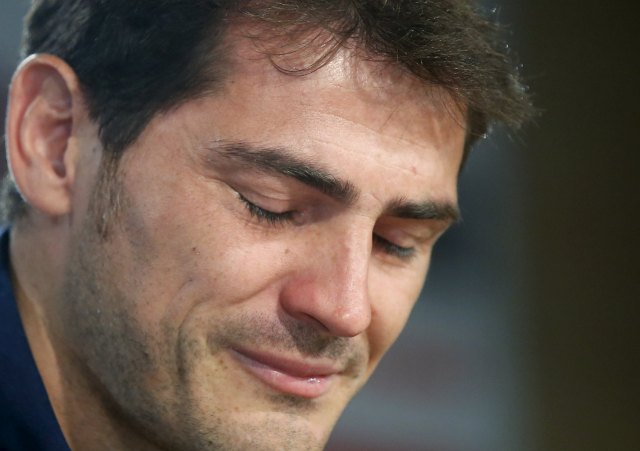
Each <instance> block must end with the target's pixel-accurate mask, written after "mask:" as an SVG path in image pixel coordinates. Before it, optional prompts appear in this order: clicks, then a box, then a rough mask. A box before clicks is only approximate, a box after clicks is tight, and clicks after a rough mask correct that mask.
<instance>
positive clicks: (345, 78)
mask: <svg viewBox="0 0 640 451" xmlns="http://www.w3.org/2000/svg"><path fill="white" fill-rule="evenodd" d="M247 34H248V33H247V32H246V31H245V30H243V29H241V28H238V27H236V28H232V29H231V30H230V32H229V33H228V34H227V37H226V47H227V56H228V61H229V70H228V72H227V74H228V75H227V78H226V83H224V85H223V88H222V93H221V97H220V98H221V99H224V101H225V102H230V103H232V107H233V109H234V110H235V111H236V113H237V112H238V111H242V110H243V109H244V110H245V112H246V114H244V115H242V119H243V123H242V125H243V127H247V126H248V125H249V124H248V122H250V117H259V118H260V119H259V120H260V121H261V123H260V124H258V125H259V127H262V128H263V129H264V130H265V131H268V130H269V129H273V128H281V127H285V128H287V126H288V127H289V128H293V126H294V125H296V124H304V125H305V127H306V128H307V132H309V133H310V135H309V137H311V136H312V135H313V134H315V133H321V132H326V130H322V129H323V127H332V128H333V130H335V132H336V134H337V133H339V132H340V130H341V129H342V126H344V129H349V133H350V134H352V135H353V134H354V133H355V134H356V135H358V134H360V135H362V136H363V137H364V136H367V137H368V138H367V139H371V138H372V137H377V138H383V139H384V140H386V141H389V140H395V141H396V142H395V143H394V144H393V145H394V146H398V145H402V146H408V147H414V148H428V150H434V149H439V150H445V149H446V150H448V151H455V149H462V147H463V145H464V133H465V131H464V124H465V118H464V112H463V109H462V108H460V106H459V105H458V104H456V103H455V102H454V101H453V99H452V97H451V96H450V95H449V94H448V93H446V92H445V91H444V90H443V89H440V88H438V87H434V86H426V85H425V84H424V83H423V82H422V81H419V80H417V79H416V78H415V77H414V76H412V75H410V74H408V73H407V72H406V71H405V70H403V69H402V68H400V67H398V66H396V65H393V64H390V63H388V62H382V61H379V60H376V59H375V58H373V57H370V56H368V55H363V54H362V52H360V51H359V50H358V49H357V48H356V49H354V48H346V47H340V48H338V49H337V51H335V53H332V54H331V58H330V59H329V60H327V61H323V62H324V64H322V65H321V66H313V64H314V63H315V62H317V61H318V58H321V57H322V50H317V46H316V47H314V46H311V47H309V46H307V45H306V44H299V43H293V44H291V43H286V42H285V43H284V44H282V40H281V38H279V39H280V40H279V41H278V42H277V43H274V42H273V40H269V39H267V40H266V41H265V40H263V39H262V38H261V37H259V38H256V36H257V35H256V33H253V32H252V33H251V36H252V37H248V36H247ZM310 67H313V70H308V69H309V68H310ZM265 119H266V122H265ZM285 123H286V124H285ZM309 124H315V127H312V128H313V129H312V130H309ZM376 148H378V146H372V147H371V148H370V149H369V150H370V152H375V150H376ZM425 155H426V154H425ZM456 172H457V171H456Z"/></svg>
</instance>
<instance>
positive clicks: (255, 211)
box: [238, 193, 293, 225]
mask: <svg viewBox="0 0 640 451" xmlns="http://www.w3.org/2000/svg"><path fill="white" fill-rule="evenodd" d="M238 197H239V198H240V200H241V201H242V203H243V204H244V206H245V207H246V208H247V210H248V211H249V214H251V216H253V217H254V218H256V219H257V220H258V221H266V222H268V223H269V225H279V224H284V223H287V222H291V221H292V220H293V212H292V211H285V212H283V213H274V212H273V211H269V210H265V209H264V208H260V207H258V206H257V205H256V204H254V203H253V202H251V201H250V200H248V199H247V198H246V197H244V196H243V195H242V194H240V193H238Z"/></svg>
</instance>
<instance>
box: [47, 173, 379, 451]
mask: <svg viewBox="0 0 640 451" xmlns="http://www.w3.org/2000/svg"><path fill="white" fill-rule="evenodd" d="M111 183H117V182H111ZM108 188H109V192H110V193H111V195H113V194H114V193H115V194H116V195H117V197H118V205H117V206H118V209H124V208H127V206H126V204H127V202H126V196H125V193H124V192H123V191H122V189H121V187H120V186H116V187H114V186H109V187H108ZM95 191H96V192H95V193H94V194H95V195H94V196H92V197H93V198H94V200H93V201H92V206H91V207H90V213H89V214H88V215H87V219H86V221H85V224H84V226H83V227H82V231H81V233H80V234H79V235H80V236H78V239H77V240H76V245H75V246H74V248H73V250H72V253H71V255H70V262H69V266H68V268H69V269H68V271H67V274H66V277H65V283H64V288H63V291H62V293H61V296H60V299H59V300H58V301H59V302H60V304H61V306H62V308H61V309H60V312H62V313H61V316H60V320H61V324H63V325H64V327H63V329H62V330H64V333H63V335H64V338H65V341H66V343H68V344H69V349H70V350H71V353H70V354H71V358H70V359H69V362H68V369H69V371H68V372H69V373H70V374H74V376H72V377H70V378H69V380H68V382H69V384H71V387H70V389H73V386H74V385H76V386H77V384H81V385H83V386H84V387H85V389H86V393H88V394H89V396H90V397H91V396H93V399H87V402H98V403H99V404H100V405H101V407H102V409H103V412H105V413H106V414H107V415H108V416H109V417H110V421H111V422H112V424H114V425H116V427H119V428H120V429H121V432H122V434H121V435H120V437H121V438H122V437H127V436H131V437H132V441H131V443H136V444H138V446H139V444H140V443H148V447H145V448H148V449H167V450H169V449H171V450H184V451H190V450H194V451H196V450H229V451H232V450H246V449H252V450H262V449H264V450H273V449H290V450H301V451H302V450H318V449H321V448H322V447H323V446H324V440H326V437H325V438H324V439H323V440H322V441H321V442H319V441H318V440H319V439H318V437H315V436H314V435H313V434H312V433H311V432H310V431H308V430H307V429H305V428H302V427H299V426H296V425H295V422H283V421H281V419H280V420H274V419H272V418H269V417H265V418H264V419H263V420H262V421H261V423H260V424H255V423H254V424H244V423H240V422H235V421H234V420H230V419H229V412H226V411H225V410H223V409H220V408H219V407H216V406H211V405H207V406H204V407H205V409H206V411H203V410H204V409H200V411H197V410H198V408H200V407H202V406H200V404H199V403H198V400H197V399H194V398H195V397H196V396H197V395H196V394H195V393H194V392H193V388H194V387H195V386H197V384H198V382H199V381H197V380H192V377H193V376H194V374H195V373H194V372H192V371H189V366H192V365H195V364H197V359H198V358H199V357H198V355H197V354H198V351H196V350H190V346H189V340H188V339H187V338H184V339H181V340H179V341H178V343H177V346H176V345H174V346H168V343H161V342H159V341H160V338H159V337H155V336H152V335H151V334H148V333H145V328H144V327H142V325H141V324H140V322H139V321H138V320H137V319H136V316H135V313H134V312H135V311H136V300H135V299H132V298H130V297H129V296H127V294H126V293H125V292H123V291H121V290H120V289H119V284H118V280H117V276H116V272H117V271H116V263H114V259H113V256H112V253H111V251H110V249H109V242H110V240H112V239H113V234H115V233H118V232H119V230H118V227H119V225H118V218H117V216H118V214H119V213H120V212H119V211H118V212H116V213H114V212H109V213H105V210H104V209H105V208H110V207H109V205H105V203H104V196H102V198H101V199H98V196H100V192H102V193H103V194H104V186H101V185H100V184H98V185H97V186H96V190H95ZM216 326H217V329H216ZM211 330H213V331H214V332H212V333H211V334H210V335H209V336H207V342H208V343H207V348H208V351H209V352H215V349H216V347H224V346H225V345H226V344H227V341H229V340H232V341H235V342H236V343H237V342H241V343H245V344H252V343H257V342H263V343H264V342H266V343H268V344H269V345H271V346H273V348H275V349H276V350H290V349H294V348H295V349H297V350H298V351H300V352H302V353H303V354H306V355H310V356H326V357H331V358H334V359H336V360H338V359H342V360H344V361H345V366H346V367H347V368H348V371H349V373H350V374H351V376H352V378H353V379H354V381H355V380H359V379H360V375H361V372H362V371H363V368H364V366H365V362H366V357H365V352H364V350H362V349H354V348H351V347H350V346H349V343H348V341H347V340H346V339H336V338H331V339H330V338H327V337H325V336H321V335H320V334H319V333H318V332H317V331H315V329H311V328H309V327H308V326H304V325H301V324H299V323H296V322H295V321H290V322H285V323H281V322H274V320H273V319H267V318H256V317H249V318H243V317H238V318H236V319H235V321H231V322H229V323H226V324H225V325H223V326H220V325H219V324H217V325H213V324H212V329H211ZM175 335H176V336H179V334H175ZM154 350H155V352H154ZM158 350H163V351H164V352H163V353H162V354H163V355H159V354H158ZM199 352H200V353H202V350H200V351H199ZM201 357H202V356H200V358H201ZM205 358H206V356H205ZM180 366H182V367H183V368H182V371H180V368H179V367H180ZM167 368H168V369H170V371H169V372H170V374H171V378H170V380H167V379H166V378H165V379H164V383H163V384H160V385H159V386H151V385H150V383H149V381H150V379H151V378H152V376H153V375H155V374H157V373H158V371H159V370H163V369H164V370H166V369H167ZM171 370H173V371H171ZM200 382H201V381H200ZM262 395H263V396H264V394H262ZM264 397H265V398H266V396H264ZM269 402H270V404H271V405H272V406H276V407H277V408H278V409H280V410H283V411H285V412H290V413H291V412H292V413H294V414H297V413H304V412H305V411H309V410H311V409H313V408H314V406H313V402H312V401H309V400H304V399H300V398H297V397H293V396H287V395H272V396H270V397H269ZM126 441H127V440H126V438H125V439H124V441H123V442H121V443H122V444H124V443H126Z"/></svg>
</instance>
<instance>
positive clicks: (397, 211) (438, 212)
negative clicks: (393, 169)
mask: <svg viewBox="0 0 640 451" xmlns="http://www.w3.org/2000/svg"><path fill="white" fill-rule="evenodd" d="M208 150H211V151H213V152H215V153H216V154H217V155H220V156H222V157H224V158H227V159H230V160H233V161H234V162H236V163H240V164H242V165H246V166H248V167H250V168H251V169H254V170H259V171H264V172H270V173H276V174H281V175H284V176H286V177H292V178H294V179H296V180H298V181H300V182H302V183H304V184H305V185H307V186H310V187H312V188H314V189H316V190H318V191H320V192H322V193H323V194H326V195H327V196H329V197H331V198H333V199H335V200H337V201H338V202H340V203H343V204H345V205H352V204H354V203H355V202H356V200H357V199H358V197H359V196H360V191H359V190H358V189H357V188H356V187H355V185H353V183H351V182H349V181H346V180H342V179H340V178H338V177H336V176H335V175H333V174H331V173H330V172H328V171H327V170H325V169H323V168H321V167H319V166H318V165H315V164H313V162H309V161H307V160H302V159H299V158H297V157H296V156H295V155H294V152H293V151H292V150H290V149H286V148H281V147H263V146H255V145H251V144H249V143H246V142H228V141H216V142H214V143H212V144H211V145H210V146H208ZM385 211H386V213H387V214H389V215H391V216H394V217H398V218H408V219H420V220H428V219H431V220H440V221H447V222H451V223H454V222H458V221H460V219H461V216H460V211H459V210H458V207H457V206H456V205H454V204H452V203H451V202H446V201H444V202H439V201H433V200H428V201H425V202H413V201H408V200H406V199H404V198H402V197H398V198H395V199H393V200H392V201H391V202H389V204H388V205H387V208H386V209H385Z"/></svg>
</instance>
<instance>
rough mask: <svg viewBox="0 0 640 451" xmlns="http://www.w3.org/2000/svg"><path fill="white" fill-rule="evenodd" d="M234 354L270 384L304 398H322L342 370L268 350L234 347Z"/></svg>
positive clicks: (252, 371)
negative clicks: (257, 351) (255, 350)
mask: <svg viewBox="0 0 640 451" xmlns="http://www.w3.org/2000/svg"><path fill="white" fill-rule="evenodd" d="M230 354H231V356H232V357H233V358H234V359H235V360H236V361H237V362H238V363H239V364H240V365H241V366H242V367H243V368H244V369H245V370H247V371H248V372H249V373H250V374H252V375H253V376H255V377H257V378H258V379H259V380H260V381H262V382H263V383H265V384H266V385H268V386H269V387H271V388H273V389H275V390H277V391H279V392H282V393H286V394H290V395H295V396H299V397H302V398H310V399H311V398H318V397H320V396H322V395H323V394H325V393H326V392H328V391H329V389H330V388H331V385H332V383H333V381H334V379H335V377H336V375H337V374H338V373H339V372H340V370H339V369H338V368H336V367H335V366H333V365H330V364H321V363H309V362H306V361H302V360H295V359H288V358H284V357H280V356H275V355H272V354H266V353H256V352H252V351H246V350H238V349H232V350H231V352H230Z"/></svg>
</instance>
